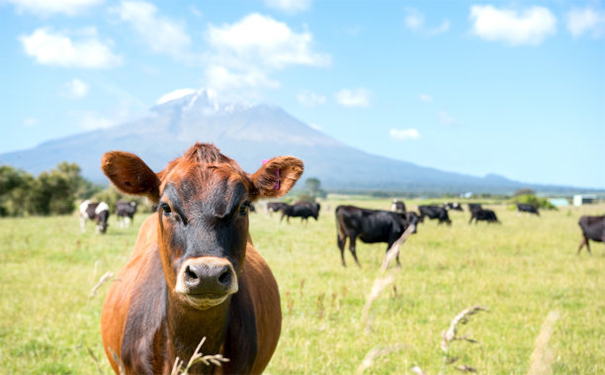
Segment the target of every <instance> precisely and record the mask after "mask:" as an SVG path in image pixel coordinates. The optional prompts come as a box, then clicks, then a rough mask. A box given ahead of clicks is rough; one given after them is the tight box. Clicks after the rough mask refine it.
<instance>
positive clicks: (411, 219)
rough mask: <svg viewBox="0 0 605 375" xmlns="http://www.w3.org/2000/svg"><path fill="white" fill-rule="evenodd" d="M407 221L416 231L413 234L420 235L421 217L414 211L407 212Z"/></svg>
mask: <svg viewBox="0 0 605 375" xmlns="http://www.w3.org/2000/svg"><path fill="white" fill-rule="evenodd" d="M405 219H406V220H407V221H408V224H409V225H413V226H414V231H413V232H412V233H418V223H419V222H420V216H418V214H417V213H415V212H414V211H407V212H406V213H405Z"/></svg>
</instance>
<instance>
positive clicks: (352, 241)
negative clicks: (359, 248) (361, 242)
mask: <svg viewBox="0 0 605 375" xmlns="http://www.w3.org/2000/svg"><path fill="white" fill-rule="evenodd" d="M356 239H357V237H356V236H351V237H349V251H350V252H351V254H353V259H355V263H357V266H358V267H361V264H359V260H358V259H357V253H356V252H355V240H356Z"/></svg>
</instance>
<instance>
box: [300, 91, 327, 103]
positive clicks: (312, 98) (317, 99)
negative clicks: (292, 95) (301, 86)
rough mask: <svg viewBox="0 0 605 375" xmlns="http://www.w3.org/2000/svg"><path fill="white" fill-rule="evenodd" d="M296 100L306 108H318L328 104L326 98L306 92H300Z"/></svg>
mask: <svg viewBox="0 0 605 375" xmlns="http://www.w3.org/2000/svg"><path fill="white" fill-rule="evenodd" d="M296 99H298V102H299V103H300V104H302V105H303V106H305V107H317V106H320V105H324V104H326V97H325V96H323V95H319V94H316V93H314V92H311V91H306V90H305V91H301V92H299V93H298V95H296Z"/></svg>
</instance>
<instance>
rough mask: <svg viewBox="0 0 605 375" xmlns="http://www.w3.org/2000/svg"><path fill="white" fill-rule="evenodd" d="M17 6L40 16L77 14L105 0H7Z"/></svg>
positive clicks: (20, 9)
mask: <svg viewBox="0 0 605 375" xmlns="http://www.w3.org/2000/svg"><path fill="white" fill-rule="evenodd" d="M6 1H7V2H9V3H12V4H14V5H15V6H16V7H17V12H19V13H24V12H28V13H33V14H36V15H38V16H44V17H46V16H51V15H54V14H64V15H68V16H75V15H77V14H80V13H82V12H84V11H86V10H87V9H89V8H91V7H93V6H95V5H99V4H101V3H103V1H104V0H6Z"/></svg>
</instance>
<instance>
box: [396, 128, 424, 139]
mask: <svg viewBox="0 0 605 375" xmlns="http://www.w3.org/2000/svg"><path fill="white" fill-rule="evenodd" d="M389 137H391V138H392V139H394V140H397V141H411V140H416V139H420V137H421V136H420V132H419V131H418V130H416V129H391V130H389Z"/></svg>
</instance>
